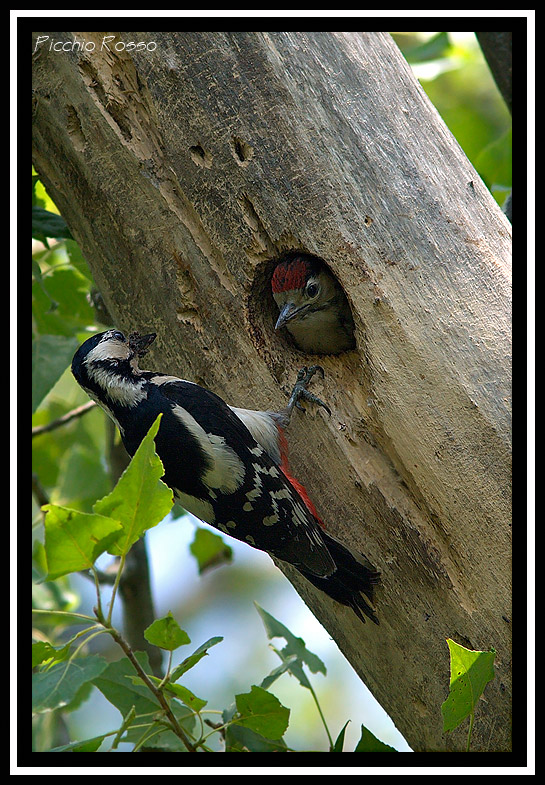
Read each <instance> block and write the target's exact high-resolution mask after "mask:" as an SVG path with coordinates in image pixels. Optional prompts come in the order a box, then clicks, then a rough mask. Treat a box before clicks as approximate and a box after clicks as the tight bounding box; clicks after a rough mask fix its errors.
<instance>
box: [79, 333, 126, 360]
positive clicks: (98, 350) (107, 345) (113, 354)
mask: <svg viewBox="0 0 545 785" xmlns="http://www.w3.org/2000/svg"><path fill="white" fill-rule="evenodd" d="M128 358H129V347H128V346H127V344H126V343H123V341H117V340H116V339H115V338H110V339H108V340H106V341H101V342H100V343H98V344H97V345H96V346H95V348H94V349H91V351H90V352H89V354H88V355H87V357H86V358H85V362H86V363H94V362H96V361H97V360H128Z"/></svg>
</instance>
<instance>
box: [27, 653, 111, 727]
mask: <svg viewBox="0 0 545 785" xmlns="http://www.w3.org/2000/svg"><path fill="white" fill-rule="evenodd" d="M107 666H108V663H107V662H106V660H105V659H104V658H103V657H99V656H98V655H96V654H95V655H89V656H88V657H78V658H77V659H71V660H68V662H60V663H58V664H57V665H54V666H53V667H52V668H48V669H47V670H43V671H39V672H38V673H33V674H32V710H33V711H34V712H36V713H41V712H44V711H51V710H52V709H58V708H60V707H61V706H66V705H68V704H69V703H71V702H72V701H73V700H74V699H75V697H76V695H77V693H78V692H79V691H80V689H82V688H85V686H86V685H87V684H89V683H90V682H91V680H92V679H95V678H96V677H97V676H99V675H100V674H101V673H102V672H103V671H104V670H105V669H106V667H107Z"/></svg>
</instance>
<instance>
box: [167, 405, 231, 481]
mask: <svg viewBox="0 0 545 785" xmlns="http://www.w3.org/2000/svg"><path fill="white" fill-rule="evenodd" d="M172 412H173V414H174V415H175V416H176V417H177V418H178V419H179V420H180V422H181V423H183V424H184V425H185V427H186V428H187V429H188V430H189V431H190V433H192V434H193V436H195V438H196V439H197V440H198V442H199V445H200V447H201V449H202V450H203V451H204V453H205V454H206V456H207V458H208V459H209V461H210V465H211V468H210V469H208V471H207V472H206V473H205V474H204V476H203V477H202V481H203V483H204V484H205V485H206V486H208V487H209V488H217V489H218V490H219V491H220V492H221V493H234V492H235V491H236V490H237V489H238V488H240V486H241V485H242V483H243V482H244V475H245V470H244V464H243V462H242V461H241V460H240V458H239V457H238V455H237V454H236V452H235V451H234V450H233V449H232V447H229V445H228V444H226V442H225V439H224V438H223V436H216V434H213V433H206V431H205V430H204V428H202V427H201V426H200V425H199V423H198V422H197V420H196V419H195V418H194V417H192V416H191V414H189V412H188V411H187V410H186V409H184V408H183V406H178V405H176V406H174V407H173V408H172Z"/></svg>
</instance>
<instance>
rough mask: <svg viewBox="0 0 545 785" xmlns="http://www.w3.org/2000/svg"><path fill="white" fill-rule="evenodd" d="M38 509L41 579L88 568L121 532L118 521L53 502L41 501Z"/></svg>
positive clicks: (53, 578) (50, 578)
mask: <svg viewBox="0 0 545 785" xmlns="http://www.w3.org/2000/svg"><path fill="white" fill-rule="evenodd" d="M42 510H44V511H45V512H46V516H45V521H44V528H45V554H46V559H47V576H46V578H45V580H48V581H53V580H55V579H56V578H59V577H60V576H61V575H67V574H68V573H69V572H78V571H79V570H89V569H91V567H92V566H93V564H94V563H95V561H96V560H97V559H98V557H99V556H100V555H101V554H102V553H104V552H105V551H106V550H108V548H110V547H111V545H112V543H113V541H114V540H116V539H117V538H118V537H119V536H120V533H121V526H120V524H119V522H118V521H116V520H114V519H113V518H108V517H105V516H104V515H97V514H96V513H85V512H78V510H70V509H68V508H67V507H59V506H57V505H55V504H45V505H44V506H43V507H42Z"/></svg>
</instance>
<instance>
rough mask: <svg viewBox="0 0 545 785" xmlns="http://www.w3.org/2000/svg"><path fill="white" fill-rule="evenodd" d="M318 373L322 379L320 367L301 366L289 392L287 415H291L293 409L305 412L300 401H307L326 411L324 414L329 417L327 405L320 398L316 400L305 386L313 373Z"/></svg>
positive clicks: (322, 371) (316, 397) (322, 370)
mask: <svg viewBox="0 0 545 785" xmlns="http://www.w3.org/2000/svg"><path fill="white" fill-rule="evenodd" d="M318 371H319V372H320V373H321V374H322V378H323V377H324V369H323V368H322V366H321V365H311V366H310V368H307V366H306V365H305V366H303V368H301V370H300V371H299V373H298V374H297V380H296V382H295V384H294V386H293V390H292V392H291V396H290V399H289V402H288V407H287V408H288V414H289V415H291V413H292V411H293V409H294V408H297V409H300V410H301V411H302V412H304V411H305V407H304V406H301V404H300V401H301V400H303V401H308V402H309V403H315V404H317V405H318V406H321V407H322V408H324V409H325V410H326V412H327V413H328V414H329V416H331V409H330V408H329V406H328V405H327V404H325V403H324V402H323V401H322V399H321V398H318V396H317V395H314V393H311V392H309V391H308V390H307V385H308V384H309V382H310V380H311V379H312V377H313V376H314V374H315V373H317V372H318Z"/></svg>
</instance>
